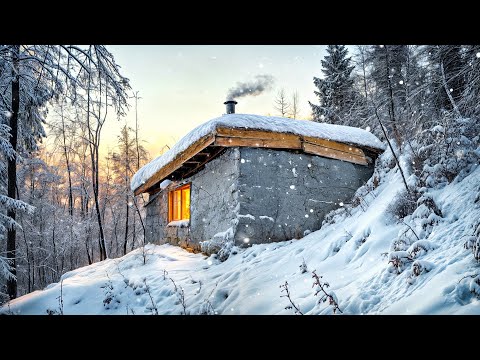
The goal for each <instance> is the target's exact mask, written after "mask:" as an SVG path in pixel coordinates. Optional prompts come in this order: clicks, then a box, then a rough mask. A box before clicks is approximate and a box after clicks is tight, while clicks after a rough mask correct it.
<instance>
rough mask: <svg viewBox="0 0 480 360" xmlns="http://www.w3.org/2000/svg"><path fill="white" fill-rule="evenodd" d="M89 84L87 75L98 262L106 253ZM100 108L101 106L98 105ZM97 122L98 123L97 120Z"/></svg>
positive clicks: (96, 144)
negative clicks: (91, 122)
mask: <svg viewBox="0 0 480 360" xmlns="http://www.w3.org/2000/svg"><path fill="white" fill-rule="evenodd" d="M90 84H91V73H90V72H89V73H88V88H87V127H88V129H87V131H88V135H89V147H90V160H91V165H92V187H93V199H94V201H95V210H96V214H97V222H98V228H99V240H98V241H99V248H100V249H99V250H100V261H102V260H105V259H106V258H107V252H106V248H105V236H104V232H103V224H102V216H101V213H100V204H99V201H98V190H99V186H98V126H99V125H98V124H97V130H96V131H95V133H96V135H93V134H92V126H91V124H90ZM100 96H101V86H100ZM99 107H101V105H99ZM97 121H100V119H98V120H97Z"/></svg>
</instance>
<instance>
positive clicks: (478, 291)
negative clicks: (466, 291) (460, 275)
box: [470, 275, 480, 299]
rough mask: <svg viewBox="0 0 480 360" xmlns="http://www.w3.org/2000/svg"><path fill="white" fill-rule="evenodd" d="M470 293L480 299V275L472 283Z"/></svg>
mask: <svg viewBox="0 0 480 360" xmlns="http://www.w3.org/2000/svg"><path fill="white" fill-rule="evenodd" d="M470 292H471V293H472V294H474V295H475V296H476V297H477V298H479V299H480V275H477V276H476V277H474V278H473V279H472V280H471V281H470Z"/></svg>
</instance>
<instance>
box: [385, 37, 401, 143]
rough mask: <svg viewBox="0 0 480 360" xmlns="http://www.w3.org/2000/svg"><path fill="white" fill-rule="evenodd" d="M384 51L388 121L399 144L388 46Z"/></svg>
mask: <svg viewBox="0 0 480 360" xmlns="http://www.w3.org/2000/svg"><path fill="white" fill-rule="evenodd" d="M385 51H386V57H385V59H386V64H385V68H386V76H387V81H388V91H389V95H390V109H389V111H388V112H389V114H390V121H391V123H392V129H393V136H394V138H395V140H397V143H398V145H399V146H401V141H400V140H401V139H400V134H399V132H398V129H397V119H396V118H395V103H394V101H393V87H392V80H391V79H390V74H389V71H390V56H389V54H390V52H389V48H388V45H385Z"/></svg>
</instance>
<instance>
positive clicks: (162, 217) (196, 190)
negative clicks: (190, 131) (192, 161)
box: [146, 148, 239, 250]
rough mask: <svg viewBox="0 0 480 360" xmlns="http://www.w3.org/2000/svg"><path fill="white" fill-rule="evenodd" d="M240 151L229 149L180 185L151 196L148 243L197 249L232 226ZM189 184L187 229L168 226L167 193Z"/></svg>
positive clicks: (147, 219) (147, 224)
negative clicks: (205, 241)
mask: <svg viewBox="0 0 480 360" xmlns="http://www.w3.org/2000/svg"><path fill="white" fill-rule="evenodd" d="M238 167H239V150H238V148H230V149H228V150H227V151H226V152H225V153H224V154H222V155H221V156H219V157H218V158H216V159H214V160H212V161H211V162H209V163H207V164H206V165H205V168H204V169H203V170H202V171H200V172H199V173H197V174H195V175H193V176H191V177H190V178H188V179H185V180H184V181H182V182H176V183H171V184H170V185H169V186H168V187H166V188H165V189H163V190H162V191H160V192H159V193H157V194H155V195H153V196H152V199H151V201H149V203H148V204H147V205H146V208H147V215H146V232H147V242H152V243H156V244H164V243H170V244H174V245H181V246H184V247H191V248H193V249H197V250H198V249H199V242H200V241H204V240H209V239H212V238H213V237H214V236H215V235H219V234H222V233H225V232H228V231H229V230H230V231H232V230H233V228H234V227H235V224H236V222H235V220H236V211H238V207H237V197H238V196H237V183H238V174H239V171H238ZM186 183H191V188H190V226H189V227H176V226H174V227H169V226H167V224H168V192H169V191H171V190H173V189H175V188H176V187H178V186H181V185H182V184H186Z"/></svg>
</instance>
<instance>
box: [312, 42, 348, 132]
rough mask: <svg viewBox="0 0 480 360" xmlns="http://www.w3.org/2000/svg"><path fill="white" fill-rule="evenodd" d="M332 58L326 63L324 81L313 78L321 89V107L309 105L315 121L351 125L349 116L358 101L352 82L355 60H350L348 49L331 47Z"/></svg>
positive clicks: (328, 56)
mask: <svg viewBox="0 0 480 360" xmlns="http://www.w3.org/2000/svg"><path fill="white" fill-rule="evenodd" d="M327 53H328V55H326V56H325V59H324V60H322V67H323V68H322V72H323V74H324V76H325V77H324V78H323V79H320V78H317V77H314V78H313V83H314V84H315V86H316V87H317V88H318V91H315V95H317V96H318V98H319V101H320V105H315V104H312V103H311V102H309V104H310V106H311V108H312V117H313V120H314V121H317V122H320V121H324V122H328V123H334V124H347V123H348V119H347V117H348V115H349V113H350V110H351V107H352V105H353V104H354V100H355V91H354V88H353V83H354V80H353V78H352V71H353V69H354V66H353V65H350V62H351V58H350V57H347V55H348V50H347V48H346V47H345V45H328V47H327Z"/></svg>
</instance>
